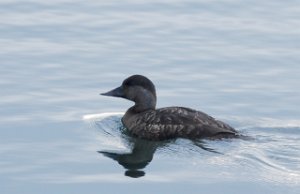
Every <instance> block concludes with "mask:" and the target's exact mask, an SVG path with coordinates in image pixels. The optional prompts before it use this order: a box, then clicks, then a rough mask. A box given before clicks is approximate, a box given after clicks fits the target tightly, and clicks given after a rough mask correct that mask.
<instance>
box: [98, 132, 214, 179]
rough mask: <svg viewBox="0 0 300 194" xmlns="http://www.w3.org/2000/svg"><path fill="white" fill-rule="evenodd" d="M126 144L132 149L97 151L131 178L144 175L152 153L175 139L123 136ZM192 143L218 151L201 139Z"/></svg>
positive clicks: (205, 148)
mask: <svg viewBox="0 0 300 194" xmlns="http://www.w3.org/2000/svg"><path fill="white" fill-rule="evenodd" d="M125 140H126V141H127V143H128V144H132V150H131V152H130V153H118V152H110V151H98V152H99V153H101V154H103V155H104V156H106V157H108V158H111V159H113V160H115V161H117V162H118V163H119V164H120V165H121V166H123V167H124V168H125V169H126V171H125V176H129V177H132V178H139V177H142V176H145V174H146V173H145V171H144V170H143V169H144V168H145V167H146V166H147V165H148V164H149V163H150V162H151V161H152V159H153V156H154V153H155V151H156V150H157V149H158V148H163V147H165V146H168V145H170V144H172V143H174V142H175V140H169V141H160V142H159V141H148V140H143V139H136V138H130V137H127V138H125ZM193 144H194V145H195V146H197V147H199V148H201V149H203V150H206V151H209V152H214V153H219V152H217V151H215V150H214V149H212V148H209V147H207V146H205V143H204V142H202V141H201V140H197V141H193Z"/></svg>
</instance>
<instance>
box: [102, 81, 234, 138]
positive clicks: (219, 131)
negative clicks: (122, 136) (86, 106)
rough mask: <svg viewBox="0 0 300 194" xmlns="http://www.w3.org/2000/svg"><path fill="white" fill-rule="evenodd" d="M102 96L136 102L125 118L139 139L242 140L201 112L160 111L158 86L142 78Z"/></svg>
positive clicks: (172, 109)
mask: <svg viewBox="0 0 300 194" xmlns="http://www.w3.org/2000/svg"><path fill="white" fill-rule="evenodd" d="M102 95H105V96H114V97H121V98H125V99H128V100H131V101H133V102H135V105H134V106H133V107H131V108H129V109H128V110H127V111H126V113H125V115H124V116H123V118H122V122H123V124H124V125H125V127H126V128H127V129H128V131H129V132H130V133H131V134H132V135H133V136H135V137H139V138H143V139H148V140H164V139H171V138H177V137H181V138H188V139H196V138H223V137H237V136H238V132H237V131H236V130H235V129H234V128H232V127H231V126H229V125H228V124H226V123H224V122H222V121H218V120H216V119H214V118H213V117H211V116H209V115H207V114H205V113H203V112H200V111H196V110H193V109H190V108H184V107H167V108H160V109H156V108H155V106H156V91H155V86H154V84H153V83H152V82H151V81H150V80H149V79H148V78H146V77H145V76H142V75H133V76H130V77H128V78H127V79H125V80H124V81H123V83H122V85H121V86H120V87H117V88H115V89H113V90H111V91H109V92H107V93H103V94H102Z"/></svg>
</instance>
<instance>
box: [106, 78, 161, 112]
mask: <svg viewBox="0 0 300 194" xmlns="http://www.w3.org/2000/svg"><path fill="white" fill-rule="evenodd" d="M101 95H104V96H114V97H121V98H126V99H128V100H131V101H134V102H135V106H134V107H133V108H135V109H136V111H138V112H141V111H145V110H148V109H155V106H156V92H155V86H154V84H153V83H152V82H151V81H150V80H149V79H148V78H146V77H145V76H142V75H132V76H130V77H128V78H127V79H125V80H124V81H123V83H122V85H121V86H120V87H117V88H115V89H113V90H111V91H109V92H106V93H102V94H101Z"/></svg>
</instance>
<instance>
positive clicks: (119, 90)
mask: <svg viewBox="0 0 300 194" xmlns="http://www.w3.org/2000/svg"><path fill="white" fill-rule="evenodd" d="M100 95H103V96H114V97H124V91H123V88H122V87H117V88H115V89H113V90H111V91H109V92H106V93H101V94H100Z"/></svg>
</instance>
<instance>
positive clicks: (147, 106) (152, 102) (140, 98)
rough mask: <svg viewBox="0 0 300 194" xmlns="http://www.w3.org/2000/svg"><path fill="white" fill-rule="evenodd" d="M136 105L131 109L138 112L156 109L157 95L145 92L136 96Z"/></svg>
mask: <svg viewBox="0 0 300 194" xmlns="http://www.w3.org/2000/svg"><path fill="white" fill-rule="evenodd" d="M134 102H135V105H134V106H133V107H131V108H130V109H131V111H134V112H136V113H140V112H144V111H147V110H155V106H156V95H155V94H154V95H153V94H152V93H149V92H144V93H141V94H139V95H137V96H136V98H135V99H134Z"/></svg>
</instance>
